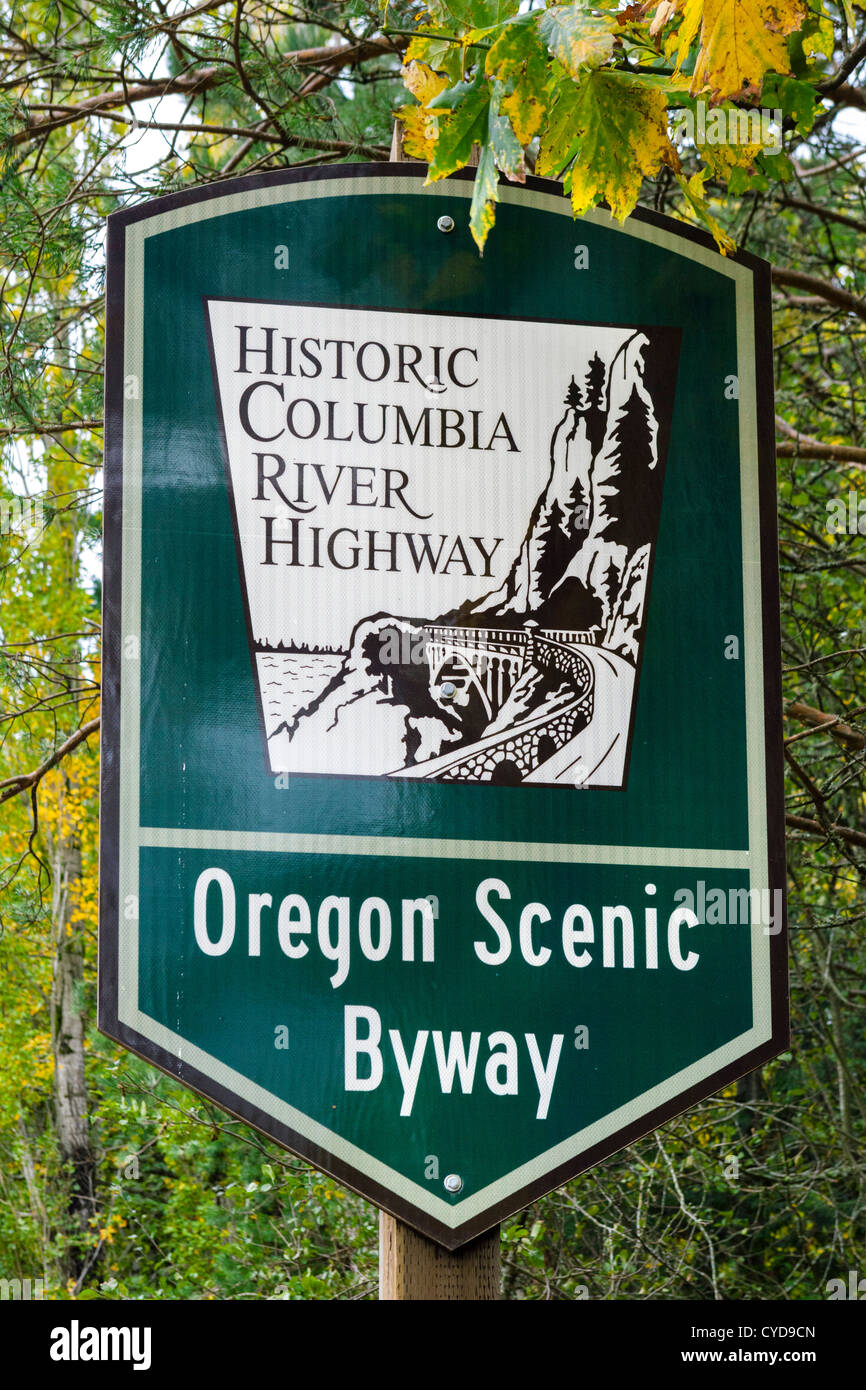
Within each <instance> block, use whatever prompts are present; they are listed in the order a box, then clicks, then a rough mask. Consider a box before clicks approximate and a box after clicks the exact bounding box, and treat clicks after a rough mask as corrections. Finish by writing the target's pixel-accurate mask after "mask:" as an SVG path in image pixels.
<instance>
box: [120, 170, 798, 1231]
mask: <svg viewBox="0 0 866 1390" xmlns="http://www.w3.org/2000/svg"><path fill="white" fill-rule="evenodd" d="M426 173H427V170H426V167H425V166H424V165H419V164H410V163H398V164H391V163H389V164H385V163H382V164H349V165H346V164H343V165H336V166H335V165H330V166H328V167H326V168H321V167H320V168H305V169H297V170H293V169H285V170H278V171H275V172H270V173H259V174H250V175H246V176H243V177H240V178H236V179H227V180H225V181H221V182H218V183H214V184H208V185H207V186H206V187H203V188H194V189H189V190H187V191H184V192H181V193H174V194H169V195H168V196H167V197H163V198H154V199H151V200H149V201H148V202H145V203H142V204H139V205H138V206H136V207H133V208H128V209H124V210H122V211H119V212H116V213H113V214H112V215H111V216H110V217H109V219H108V242H107V281H106V339H105V354H106V371H105V503H104V522H103V528H104V562H103V590H102V594H103V598H102V622H103V648H102V726H101V740H100V751H101V758H102V766H101V774H100V776H101V782H100V827H99V829H100V835H99V970H98V994H99V1015H98V1028H99V1031H100V1032H101V1033H103V1034H104V1035H105V1036H106V1037H108V1038H111V1039H112V1040H113V1041H115V1042H119V1043H121V1044H122V1045H123V1046H124V1047H126V1048H128V1049H129V1050H130V1051H131V1052H134V1053H136V1054H137V1055H138V1056H139V1057H141V1058H143V1059H144V1060H145V1061H147V1062H150V1063H151V1064H152V1065H154V1066H156V1067H158V1068H160V1070H162V1071H164V1072H166V1073H167V1074H168V1075H169V1076H172V1077H174V1078H175V1079H176V1080H179V1081H181V1082H182V1083H183V1084H184V1085H186V1086H189V1087H190V1088H191V1089H192V1090H194V1091H196V1092H198V1094H199V1095H201V1096H202V1097H204V1098H205V1099H206V1100H210V1101H213V1102H215V1103H216V1104H218V1105H220V1106H221V1107H222V1108H223V1109H224V1110H226V1111H227V1112H228V1113H229V1114H230V1115H234V1116H236V1117H237V1118H238V1119H241V1120H244V1121H246V1122H247V1123H248V1124H250V1125H252V1126H253V1127H254V1128H255V1129H257V1130H259V1131H260V1132H261V1133H262V1134H264V1135H266V1136H268V1137H269V1138H272V1139H274V1140H276V1142H277V1143H278V1144H281V1145H282V1146H283V1147H284V1148H286V1149H289V1150H290V1151H291V1152H292V1153H295V1154H297V1155H298V1156H299V1157H300V1158H303V1159H306V1160H307V1161H308V1162H309V1163H311V1164H312V1165H313V1166H314V1167H316V1168H319V1169H321V1170H322V1171H323V1172H325V1173H329V1174H331V1175H332V1176H333V1177H334V1178H336V1179H337V1181H338V1182H340V1183H342V1184H343V1185H344V1186H346V1187H348V1188H351V1189H352V1190H353V1191H355V1192H357V1193H359V1195H360V1196H362V1197H364V1198H366V1199H367V1200H368V1201H372V1202H374V1203H375V1204H376V1205H377V1206H379V1207H381V1208H382V1209H383V1210H384V1211H387V1212H390V1213H391V1214H392V1215H393V1216H396V1217H398V1218H399V1219H400V1220H402V1221H405V1222H407V1223H408V1224H409V1225H411V1226H414V1227H415V1228H416V1229H417V1230H419V1231H421V1232H422V1233H423V1234H424V1235H426V1236H429V1237H430V1238H431V1239H433V1240H435V1241H437V1242H438V1243H439V1244H440V1245H443V1246H445V1247H446V1248H447V1249H449V1250H456V1249H458V1248H459V1247H460V1246H461V1245H464V1244H465V1243H466V1242H467V1241H469V1240H472V1239H473V1238H474V1237H476V1236H478V1235H480V1234H482V1233H483V1232H484V1231H486V1230H488V1229H489V1228H490V1227H491V1226H494V1225H496V1224H497V1222H499V1221H502V1220H504V1219H505V1218H506V1217H508V1216H510V1215H511V1214H513V1213H514V1212H515V1211H519V1210H520V1209H521V1208H522V1207H525V1206H527V1205H528V1204H529V1203H530V1202H533V1201H535V1200H536V1199H537V1198H539V1197H541V1196H543V1195H544V1194H545V1193H547V1192H550V1191H551V1190H552V1189H553V1188H556V1187H559V1186H561V1185H562V1184H563V1183H565V1182H567V1181H569V1179H571V1178H574V1177H576V1176H577V1175H578V1174H579V1173H582V1172H585V1171H586V1170H587V1169H588V1168H592V1167H593V1166H594V1165H596V1164H598V1163H600V1162H601V1161H602V1160H603V1159H606V1158H609V1157H611V1155H613V1154H614V1153H616V1152H617V1151H618V1150H620V1149H621V1148H623V1147H624V1146H625V1145H627V1144H632V1143H634V1142H635V1141H636V1140H638V1139H640V1138H641V1137H642V1136H643V1135H645V1134H648V1133H650V1132H651V1131H652V1130H654V1129H656V1128H658V1127H659V1126H661V1125H663V1124H665V1123H667V1121H668V1120H671V1119H673V1118H674V1116H676V1115H679V1114H681V1113H682V1112H683V1111H684V1110H687V1109H688V1108H689V1107H690V1106H692V1105H696V1104H698V1103H699V1102H700V1101H702V1100H705V1099H706V1098H707V1096H709V1095H712V1094H714V1093H715V1092H716V1091H720V1090H722V1089H723V1088H724V1087H725V1086H728V1085H729V1084H730V1083H731V1082H732V1081H735V1080H737V1078H738V1077H740V1076H743V1075H745V1074H746V1073H747V1072H750V1071H753V1070H754V1069H755V1068H756V1067H758V1066H760V1065H762V1064H763V1063H764V1062H767V1061H769V1060H770V1058H772V1057H775V1056H776V1055H777V1054H778V1053H779V1052H781V1051H783V1050H784V1049H785V1048H786V1047H787V1045H788V1042H789V1040H790V1033H789V1022H788V978H787V911H786V897H785V887H786V865H785V802H784V763H783V754H782V732H781V731H782V725H781V716H782V671H781V617H780V607H779V604H780V596H779V568H778V539H777V524H776V449H775V432H774V428H773V420H774V408H773V357H772V310H771V279H770V266H769V264H768V263H767V262H766V261H764V260H761V259H760V258H759V257H757V256H753V255H752V254H751V253H750V252H745V251H741V252H738V253H737V254H736V255H734V256H732V257H730V259H731V260H732V261H734V262H735V263H737V264H739V265H742V266H745V267H746V268H747V269H748V270H750V271H751V274H752V287H753V303H754V321H755V367H756V404H757V435H758V494H759V512H760V517H759V520H760V554H761V592H762V629H763V648H764V748H765V776H766V793H767V855H768V873H769V880H770V884H771V886H772V887H774V888H775V887H777V886H778V888H779V889H780V890H781V892H782V902H783V914H782V930H781V931H780V932H778V933H777V934H776V935H775V936H772V937H771V938H770V994H771V1010H772V1014H771V1017H772V1023H771V1036H770V1038H769V1039H768V1040H767V1041H766V1042H764V1043H762V1044H761V1046H760V1047H757V1048H754V1049H753V1050H752V1051H750V1052H748V1053H746V1054H744V1055H743V1056H742V1057H740V1058H738V1060H737V1061H736V1062H732V1063H729V1064H728V1065H727V1066H725V1067H723V1068H721V1070H719V1071H717V1072H714V1073H713V1074H712V1075H711V1076H709V1077H706V1078H704V1079H703V1080H702V1081H701V1082H699V1083H698V1084H697V1085H695V1086H692V1087H690V1088H689V1089H688V1090H685V1091H682V1092H680V1094H679V1095H678V1096H676V1097H675V1098H673V1099H672V1100H669V1101H666V1102H665V1104H664V1105H661V1106H658V1107H656V1109H654V1110H652V1111H649V1112H648V1113H647V1114H645V1115H643V1116H642V1117H641V1119H640V1120H638V1121H635V1122H633V1123H632V1124H630V1125H627V1126H625V1127H624V1128H622V1129H620V1130H618V1131H617V1132H616V1133H615V1134H612V1135H610V1136H608V1137H607V1138H606V1139H605V1140H604V1141H603V1142H601V1143H599V1144H596V1145H594V1146H593V1147H592V1148H591V1149H588V1150H586V1151H585V1152H583V1153H582V1154H580V1155H579V1156H578V1157H576V1158H572V1159H569V1160H568V1161H567V1162H565V1163H562V1164H560V1165H559V1166H558V1167H556V1168H553V1169H550V1170H549V1171H548V1172H547V1173H545V1175H544V1177H540V1178H536V1179H535V1180H534V1181H533V1182H531V1183H527V1184H526V1185H525V1186H524V1187H522V1188H520V1189H519V1190H518V1191H515V1192H513V1193H512V1194H511V1195H510V1196H509V1197H507V1198H504V1199H503V1200H502V1201H500V1202H497V1203H496V1204H494V1205H492V1206H490V1207H489V1208H488V1209H487V1210H486V1211H485V1212H483V1213H482V1214H481V1215H479V1216H475V1217H473V1218H471V1219H469V1220H467V1221H465V1222H462V1223H461V1224H460V1225H459V1226H457V1227H454V1228H452V1227H450V1226H446V1225H444V1224H443V1223H442V1222H440V1221H437V1220H435V1219H434V1218H433V1217H431V1216H430V1215H429V1214H428V1213H427V1212H425V1211H422V1210H421V1209H420V1208H418V1207H416V1206H414V1205H413V1204H412V1203H411V1202H408V1201H405V1200H404V1199H402V1198H400V1197H397V1196H396V1195H395V1194H394V1193H393V1192H391V1191H390V1190H388V1189H387V1188H384V1187H382V1186H381V1185H380V1184H379V1183H377V1182H375V1181H373V1180H372V1179H370V1178H369V1177H367V1176H366V1175H365V1174H364V1173H362V1172H360V1171H359V1170H358V1169H356V1168H353V1167H352V1166H351V1165H349V1164H346V1163H344V1162H342V1161H341V1160H340V1159H337V1158H335V1157H334V1156H333V1155H332V1154H330V1153H328V1152H327V1151H326V1150H325V1149H323V1148H321V1147H320V1146H319V1145H317V1144H314V1143H312V1142H311V1141H310V1140H309V1139H307V1138H305V1137H304V1136H303V1135H301V1134H298V1133H296V1132H295V1131H294V1130H292V1129H290V1128H288V1126H286V1125H283V1124H280V1123H279V1122H278V1121H276V1120H274V1119H272V1118H271V1117H270V1116H268V1115H265V1114H263V1113H262V1112H261V1111H260V1110H258V1108H257V1107H256V1106H254V1105H251V1104H250V1103H249V1102H247V1101H245V1100H244V1099H243V1098H242V1097H241V1096H238V1095H237V1094H235V1093H234V1092H232V1091H228V1090H227V1089H226V1088H225V1087H223V1086H221V1085H220V1084H219V1083H217V1082H215V1081H212V1080H211V1079H210V1078H209V1077H206V1076H204V1075H203V1074H202V1073H201V1072H199V1071H198V1070H197V1069H196V1068H195V1067H192V1066H190V1065H189V1064H188V1063H185V1062H183V1061H182V1060H180V1059H179V1058H177V1057H174V1056H173V1055H172V1054H171V1053H169V1052H166V1051H165V1049H164V1048H162V1047H160V1046H159V1045H158V1044H156V1043H153V1042H151V1040H150V1039H149V1038H145V1037H143V1036H142V1035H141V1034H140V1033H138V1032H137V1031H136V1030H134V1029H132V1028H130V1027H128V1026H127V1025H126V1024H124V1023H121V1022H120V1020H119V1018H118V934H119V931H120V923H121V914H120V903H119V897H118V893H119V887H118V885H119V848H120V663H121V660H122V644H123V630H122V625H121V594H122V576H123V525H122V523H123V400H124V391H123V388H124V362H123V346H124V328H125V295H124V276H125V260H126V256H125V251H126V228H127V227H128V226H130V225H132V224H133V223H135V222H140V221H142V220H145V219H147V218H150V217H153V216H156V215H158V214H160V213H164V212H168V211H171V210H173V209H175V208H180V207H188V206H190V205H192V204H196V203H206V202H210V201H211V200H212V199H213V198H221V197H225V196H226V195H228V194H236V193H243V192H247V191H250V190H252V189H256V188H266V187H273V186H279V185H283V184H295V183H308V182H318V181H323V180H329V181H332V182H333V181H334V179H335V178H339V179H364V178H376V179H382V178H388V177H392V178H403V179H405V178H407V177H408V178H412V177H414V178H417V179H419V180H421V179H424V178H425V177H426ZM474 177H475V171H474V170H473V169H464V170H461V171H460V172H459V173H457V174H455V175H452V176H451V178H452V180H458V181H461V182H468V181H471V180H473V179H474ZM447 184H448V181H447V180H446V181H445V182H444V185H443V186H444V187H447ZM525 186H526V188H527V189H528V190H529V191H532V192H538V193H544V194H547V195H548V196H552V197H563V196H564V194H563V189H562V185H561V184H559V183H556V182H554V181H553V180H550V179H539V178H535V177H529V178H527V180H526V185H525ZM631 216H632V218H633V219H634V220H635V221H638V222H644V223H647V224H649V225H650V226H653V227H658V228H661V229H663V230H665V231H666V232H668V233H670V234H672V235H673V236H675V237H678V238H681V239H682V240H685V241H691V242H694V243H696V244H697V245H699V246H703V247H705V248H707V249H709V250H712V251H715V250H716V247H715V243H714V242H713V240H712V238H711V237H710V236H709V235H708V234H706V233H705V232H702V231H699V230H698V229H697V228H695V227H691V226H689V225H688V224H687V223H683V222H677V221H674V219H672V218H669V217H664V216H662V215H661V214H659V213H654V212H649V211H647V210H646V209H644V208H637V209H635V211H634V212H633V213H632V214H631Z"/></svg>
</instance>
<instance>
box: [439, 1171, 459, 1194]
mask: <svg viewBox="0 0 866 1390" xmlns="http://www.w3.org/2000/svg"><path fill="white" fill-rule="evenodd" d="M443 1185H444V1187H445V1191H446V1192H461V1191H462V1190H463V1179H462V1178H461V1176H460V1174H459V1173H449V1174H448V1176H447V1178H445V1181H444V1184H443Z"/></svg>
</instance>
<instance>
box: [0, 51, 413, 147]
mask: <svg viewBox="0 0 866 1390" xmlns="http://www.w3.org/2000/svg"><path fill="white" fill-rule="evenodd" d="M405 47H406V41H405V40H401V39H394V40H391V39H387V38H372V39H365V40H363V41H362V42H358V43H347V44H342V45H340V46H339V47H336V48H328V47H323V48H301V49H298V50H297V51H296V52H294V53H287V54H286V55H285V57H284V59H283V62H284V63H285V64H286V65H287V66H295V67H309V66H314V67H317V68H319V69H320V71H319V72H318V73H317V74H316V75H315V77H314V78H313V79H311V80H310V81H311V84H312V83H313V82H314V83H315V84H316V85H315V88H313V87H312V85H310V86H309V87H308V84H307V83H304V85H303V86H302V87H301V89H300V91H299V93H298V96H299V97H301V96H306V95H309V92H310V91H311V90H318V88H319V87H321V86H325V85H327V83H328V82H330V81H332V80H333V78H334V77H336V75H337V73H338V72H340V71H341V70H342V69H343V68H344V67H346V66H348V64H350V63H362V62H364V61H365V60H366V59H368V58H379V57H381V56H382V54H399V53H400V51H401V50H402V49H403V48H405ZM322 70H323V71H324V74H325V75H323V71H322ZM233 77H234V70H233V69H232V68H230V67H222V66H212V67H207V68H200V69H199V70H198V72H191V73H182V74H180V75H179V76H178V77H166V78H150V79H147V80H146V81H143V82H138V83H136V85H135V86H134V87H116V88H114V89H113V90H112V91H110V92H101V93H99V94H98V95H96V96H92V97H86V98H85V99H84V100H83V101H80V102H77V103H76V104H74V105H69V106H52V107H49V108H48V111H49V114H48V115H47V116H46V117H45V118H44V119H42V120H38V121H30V122H29V123H28V124H27V125H26V126H24V127H23V129H21V130H18V131H16V132H15V134H14V135H11V136H9V138H8V143H9V144H10V145H22V144H25V143H26V142H27V141H28V140H35V139H37V138H38V137H39V136H41V135H45V134H47V133H49V132H50V131H52V130H59V129H60V128H61V127H62V126H65V125H69V124H70V123H71V122H73V121H80V120H85V119H86V118H87V117H88V116H93V115H97V114H98V113H99V112H101V111H108V110H111V109H112V108H113V107H117V106H132V105H133V104H134V103H135V102H138V101H154V100H156V99H158V98H160V97H167V96H198V95H200V94H201V93H202V92H206V91H210V90H211V89H212V88H213V87H217V86H219V85H221V84H222V83H227V82H231V81H232V79H233ZM52 113H53V114H52Z"/></svg>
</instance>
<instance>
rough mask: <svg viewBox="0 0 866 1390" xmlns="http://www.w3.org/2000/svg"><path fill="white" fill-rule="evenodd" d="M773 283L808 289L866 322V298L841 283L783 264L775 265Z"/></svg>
mask: <svg viewBox="0 0 866 1390" xmlns="http://www.w3.org/2000/svg"><path fill="white" fill-rule="evenodd" d="M773 283H774V284H776V285H791V286H792V287H793V288H794V289H797V290H808V291H809V293H810V294H815V295H818V297H819V298H820V299H823V300H826V302H827V303H828V304H836V305H838V307H839V308H840V309H847V310H848V312H849V313H851V314H856V315H857V317H858V318H861V319H863V320H864V322H866V299H861V298H860V296H859V295H856V294H851V292H850V290H843V289H842V287H841V286H840V285H833V284H831V282H830V281H829V280H821V279H820V278H819V277H818V276H817V275H807V274H806V272H805V271H802V270H788V269H787V268H785V267H783V266H778V265H774V266H773Z"/></svg>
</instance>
